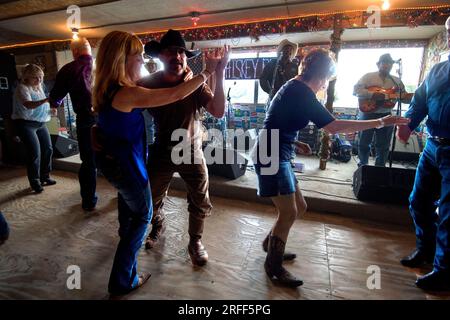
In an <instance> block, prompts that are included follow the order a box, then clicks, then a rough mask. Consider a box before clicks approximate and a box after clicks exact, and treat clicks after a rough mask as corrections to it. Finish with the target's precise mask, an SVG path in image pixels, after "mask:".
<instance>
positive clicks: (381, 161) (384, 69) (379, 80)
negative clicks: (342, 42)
mask: <svg viewBox="0 0 450 320" xmlns="http://www.w3.org/2000/svg"><path fill="white" fill-rule="evenodd" d="M394 62H395V61H394V59H392V57H391V55H390V54H389V53H386V54H383V55H382V56H380V58H379V59H378V62H377V66H378V71H376V72H370V73H367V74H365V75H364V76H363V77H362V78H361V79H360V80H359V81H358V83H357V84H356V85H355V87H354V90H353V95H355V96H357V97H358V98H360V99H373V100H376V101H377V104H378V102H379V103H380V106H379V107H377V108H376V109H375V110H374V111H371V112H361V111H360V112H359V119H361V120H372V119H378V118H383V117H384V116H387V115H390V114H391V113H392V109H391V108H385V107H383V101H384V100H385V97H386V96H385V94H384V93H382V92H370V91H369V90H368V88H370V87H378V88H381V89H391V88H394V87H397V88H401V90H402V91H403V92H405V85H404V84H403V82H402V81H401V80H400V79H399V78H397V77H395V76H393V75H391V74H390V73H391V70H392V66H393V65H394ZM393 130H394V129H393V127H392V126H391V127H384V128H380V129H369V130H364V131H362V132H361V133H360V136H359V149H358V157H359V163H358V166H362V165H367V164H368V163H369V153H370V144H371V143H372V139H373V136H374V134H375V151H376V158H375V165H376V166H381V167H384V166H385V165H386V161H387V159H388V154H389V146H390V143H391V139H392V133H393Z"/></svg>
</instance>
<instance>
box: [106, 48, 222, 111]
mask: <svg viewBox="0 0 450 320" xmlns="http://www.w3.org/2000/svg"><path fill="white" fill-rule="evenodd" d="M219 60H220V59H219V58H218V57H214V56H212V55H207V57H206V68H205V70H204V71H203V72H201V73H200V74H199V75H197V76H195V77H194V78H192V79H191V80H189V81H186V82H183V83H181V84H179V85H177V86H176V87H172V88H162V89H146V88H143V87H140V86H136V87H123V88H122V89H120V90H119V92H118V93H117V94H116V96H115V97H114V100H113V103H112V104H113V106H114V108H116V109H118V110H121V111H124V112H130V111H131V110H133V109H135V108H155V107H160V106H164V105H168V104H171V103H174V102H176V101H178V100H182V99H184V98H186V97H187V96H189V95H190V94H191V93H193V92H194V91H195V90H197V89H198V88H199V87H200V86H201V85H202V84H203V83H205V82H206V80H207V79H208V77H209V76H211V74H212V73H213V72H214V70H215V69H216V66H217V63H218V62H219Z"/></svg>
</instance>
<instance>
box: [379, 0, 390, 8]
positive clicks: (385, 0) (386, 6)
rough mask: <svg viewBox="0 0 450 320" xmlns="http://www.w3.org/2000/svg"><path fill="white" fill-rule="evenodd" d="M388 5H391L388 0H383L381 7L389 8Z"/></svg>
mask: <svg viewBox="0 0 450 320" xmlns="http://www.w3.org/2000/svg"><path fill="white" fill-rule="evenodd" d="M390 7H391V4H390V2H389V0H384V1H383V5H382V6H381V9H383V10H389V8H390Z"/></svg>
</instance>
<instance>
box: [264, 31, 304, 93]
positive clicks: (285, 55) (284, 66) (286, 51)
mask: <svg viewBox="0 0 450 320" xmlns="http://www.w3.org/2000/svg"><path fill="white" fill-rule="evenodd" d="M297 50H298V46H297V44H295V43H293V42H290V41H289V40H287V39H284V40H283V41H281V42H280V44H279V45H278V48H277V57H278V58H277V60H272V61H271V62H269V63H268V64H267V65H266V66H265V67H264V69H263V72H262V73H261V76H260V78H259V84H260V86H261V88H262V89H263V90H264V91H265V92H267V93H268V94H269V101H270V100H272V98H273V96H274V95H275V93H277V91H278V90H279V89H280V88H281V87H282V86H283V85H284V84H285V83H286V82H287V81H288V80H289V79H292V78H293V77H295V76H296V75H297V74H298V64H297V63H295V62H293V59H294V58H295V56H296V54H297Z"/></svg>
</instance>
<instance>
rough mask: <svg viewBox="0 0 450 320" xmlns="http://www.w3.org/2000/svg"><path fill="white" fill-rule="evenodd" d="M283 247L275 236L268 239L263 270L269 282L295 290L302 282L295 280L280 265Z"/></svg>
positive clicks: (281, 242)
mask: <svg viewBox="0 0 450 320" xmlns="http://www.w3.org/2000/svg"><path fill="white" fill-rule="evenodd" d="M285 245H286V244H285V243H284V242H283V241H282V240H281V239H280V238H278V237H277V236H270V237H269V248H268V252H267V257H266V262H265V263H264V269H265V270H266V273H267V275H268V276H269V278H270V279H271V280H277V281H278V282H279V283H280V284H282V285H284V286H287V287H293V288H295V287H298V286H301V285H302V284H303V281H302V280H300V279H297V278H296V277H295V276H293V275H292V274H291V273H290V272H289V271H287V270H286V269H285V268H283V266H282V265H281V264H282V263H283V254H284V248H285Z"/></svg>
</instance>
